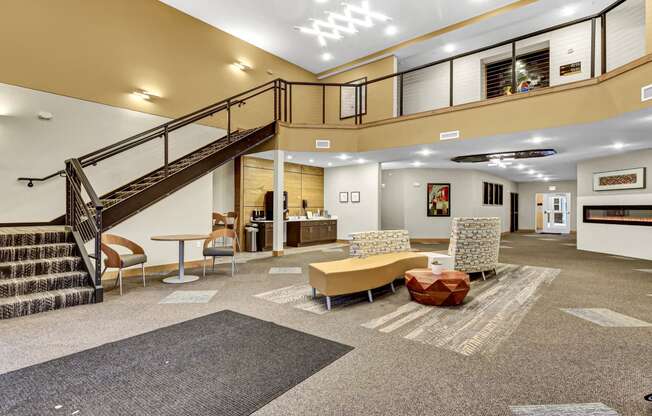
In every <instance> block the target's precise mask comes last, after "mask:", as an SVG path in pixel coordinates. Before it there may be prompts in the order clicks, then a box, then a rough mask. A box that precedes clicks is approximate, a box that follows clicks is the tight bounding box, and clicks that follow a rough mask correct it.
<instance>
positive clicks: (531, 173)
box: [527, 169, 536, 175]
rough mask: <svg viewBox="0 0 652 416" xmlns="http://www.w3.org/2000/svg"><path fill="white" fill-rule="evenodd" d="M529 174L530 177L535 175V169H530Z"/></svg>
mask: <svg viewBox="0 0 652 416" xmlns="http://www.w3.org/2000/svg"><path fill="white" fill-rule="evenodd" d="M527 173H528V174H530V175H534V174H535V173H536V172H535V171H534V169H530V170H528V171H527Z"/></svg>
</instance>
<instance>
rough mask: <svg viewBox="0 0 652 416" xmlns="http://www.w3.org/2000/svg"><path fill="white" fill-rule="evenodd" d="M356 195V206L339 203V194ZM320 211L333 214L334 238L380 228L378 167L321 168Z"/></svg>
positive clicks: (341, 238) (366, 165)
mask: <svg viewBox="0 0 652 416" xmlns="http://www.w3.org/2000/svg"><path fill="white" fill-rule="evenodd" d="M351 191H359V192H360V203H355V204H354V203H351V202H350V195H349V202H348V203H340V202H339V193H340V192H349V193H350V192H351ZM324 208H325V209H326V210H328V212H329V213H330V214H333V215H337V219H338V221H337V238H338V239H340V240H345V239H348V238H349V234H350V233H354V232H360V231H375V230H378V229H380V217H381V214H380V165H379V164H378V163H369V164H365V165H354V166H343V167H338V168H326V169H324Z"/></svg>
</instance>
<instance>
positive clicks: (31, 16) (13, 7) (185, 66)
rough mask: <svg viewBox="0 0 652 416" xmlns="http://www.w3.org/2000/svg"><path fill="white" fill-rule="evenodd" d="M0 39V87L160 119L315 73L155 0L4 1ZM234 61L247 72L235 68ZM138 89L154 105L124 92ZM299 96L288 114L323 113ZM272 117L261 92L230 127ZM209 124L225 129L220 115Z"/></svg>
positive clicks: (310, 96) (316, 99) (313, 99)
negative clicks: (242, 64) (156, 96)
mask: <svg viewBox="0 0 652 416" xmlns="http://www.w3.org/2000/svg"><path fill="white" fill-rule="evenodd" d="M0 37H1V38H2V39H3V40H4V42H3V45H2V64H1V65H0V82H3V83H7V84H12V85H18V86H22V87H27V88H32V89H36V90H41V91H47V92H52V93H55V94H59V95H65V96H70V97H75V98H80V99H84V100H89V101H94V102H98V103H103V104H108V105H113V106H117V107H122V108H129V109H132V110H138V111H143V112H146V113H150V114H156V115H161V116H166V117H175V116H180V115H183V114H186V113H188V112H191V111H194V110H196V109H198V108H200V107H202V106H205V105H208V104H211V103H213V102H216V101H219V100H222V99H225V98H227V97H229V96H232V95H234V94H237V93H239V92H242V91H244V90H246V89H249V88H251V87H253V86H256V85H259V84H262V83H265V82H267V81H270V80H273V79H275V78H278V77H282V78H285V79H289V80H296V81H316V77H315V76H314V74H312V73H310V72H308V71H305V70H303V69H301V68H299V67H298V66H296V65H293V64H291V63H289V62H287V61H285V60H283V59H281V58H279V57H277V56H274V55H272V54H270V53H267V52H265V51H263V50H262V49H259V48H256V47H255V46H253V45H251V44H249V43H246V42H244V41H242V40H240V39H238V38H236V37H233V36H231V35H229V34H227V33H225V32H222V31H220V30H218V29H216V28H214V27H212V26H210V25H208V24H206V23H203V22H201V21H200V20H197V19H195V18H193V17H191V16H189V15H186V14H184V13H182V12H180V11H178V10H176V9H174V8H172V7H169V6H167V5H165V4H163V3H161V2H159V1H157V0H137V1H134V0H110V1H100V0H57V1H51V0H29V1H25V0H3V1H2V6H1V11H0ZM237 60H241V61H243V62H245V63H247V64H248V65H250V66H251V67H252V68H251V70H250V71H247V72H243V71H241V70H239V69H236V68H235V67H233V66H232V65H231V64H232V63H233V62H235V61H237ZM267 70H271V71H273V75H269V74H267V72H266V71H267ZM138 88H140V89H145V90H149V91H152V92H154V93H157V94H159V95H160V96H161V98H159V99H155V100H153V101H152V102H147V101H142V100H137V99H134V98H133V97H132V96H131V95H130V92H132V91H133V90H135V89H138ZM301 94H302V93H298V95H297V97H296V98H297V99H299V98H300V97H299V95H301ZM304 95H305V96H303V97H301V106H298V107H297V108H296V109H295V111H296V112H297V115H298V116H302V117H303V118H305V119H306V120H309V121H310V122H317V121H318V119H316V118H315V117H313V116H312V115H313V114H321V99H320V96H318V95H317V94H316V92H311V93H304ZM317 107H319V109H318V108H317ZM272 119H273V99H272V94H270V93H267V94H266V95H265V96H264V98H263V96H261V97H260V98H257V99H256V100H255V101H253V100H252V101H251V102H250V103H249V104H247V105H246V106H245V107H243V108H236V109H234V120H233V126H234V127H249V126H252V125H260V124H262V123H264V122H267V121H271V120H272ZM210 124H214V125H215V124H216V125H220V126H224V125H225V123H224V117H223V116H220V117H217V116H216V117H215V119H214V120H212V122H211V123H210Z"/></svg>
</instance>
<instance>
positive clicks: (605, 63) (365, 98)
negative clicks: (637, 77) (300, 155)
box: [281, 0, 645, 125]
mask: <svg viewBox="0 0 652 416" xmlns="http://www.w3.org/2000/svg"><path fill="white" fill-rule="evenodd" d="M644 8H645V5H644V0H619V1H617V2H615V3H613V4H611V5H610V6H609V7H607V8H605V9H604V10H602V11H600V12H599V13H597V14H595V15H591V16H587V17H583V18H580V19H577V20H574V21H571V22H568V23H563V24H560V25H556V26H554V27H549V28H547V29H543V30H538V31H536V32H533V33H529V34H527V35H523V36H519V37H516V38H513V39H508V40H505V41H502V42H499V43H496V44H492V45H488V46H484V47H482V48H479V49H475V50H471V51H468V52H464V53H460V54H457V55H455V56H452V57H448V58H445V59H441V60H437V61H434V62H429V63H427V64H424V65H420V66H417V67H414V68H410V69H407V70H404V71H400V72H396V73H391V74H387V75H385V76H381V77H379V78H375V79H371V80H367V79H362V80H359V81H358V82H356V83H355V84H352V83H337V82H322V83H319V82H317V83H314V82H290V81H281V82H282V85H283V86H284V88H286V89H287V91H286V94H284V97H285V98H284V108H285V110H286V111H284V113H283V117H281V118H282V120H283V121H286V122H288V123H306V124H329V125H337V124H363V123H366V122H373V121H378V120H382V119H388V118H393V117H400V116H404V115H409V114H415V113H420V112H426V111H432V110H437V109H441V108H447V107H452V106H456V105H461V104H467V103H472V102H478V101H483V100H487V99H492V98H497V97H502V96H506V95H516V94H522V93H526V92H530V91H534V90H539V89H544V88H548V87H554V86H558V85H563V84H568V83H571V82H576V81H583V80H587V79H591V78H595V77H598V76H600V75H602V74H605V73H606V72H607V71H611V70H613V69H615V68H617V67H620V66H622V65H624V64H627V63H629V62H631V61H633V60H635V59H637V58H639V57H641V56H643V55H644V54H645V16H644V14H645V13H644ZM309 110H311V111H309Z"/></svg>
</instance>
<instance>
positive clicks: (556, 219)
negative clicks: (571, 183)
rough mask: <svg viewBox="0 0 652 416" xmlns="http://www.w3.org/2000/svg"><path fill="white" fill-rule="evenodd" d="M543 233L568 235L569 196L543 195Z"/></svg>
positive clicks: (569, 227)
mask: <svg viewBox="0 0 652 416" xmlns="http://www.w3.org/2000/svg"><path fill="white" fill-rule="evenodd" d="M543 206H544V211H543V220H544V222H543V232H544V233H553V234H568V233H570V229H571V226H570V213H571V211H570V210H571V207H570V194H545V199H544V205H543Z"/></svg>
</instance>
